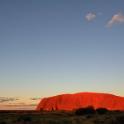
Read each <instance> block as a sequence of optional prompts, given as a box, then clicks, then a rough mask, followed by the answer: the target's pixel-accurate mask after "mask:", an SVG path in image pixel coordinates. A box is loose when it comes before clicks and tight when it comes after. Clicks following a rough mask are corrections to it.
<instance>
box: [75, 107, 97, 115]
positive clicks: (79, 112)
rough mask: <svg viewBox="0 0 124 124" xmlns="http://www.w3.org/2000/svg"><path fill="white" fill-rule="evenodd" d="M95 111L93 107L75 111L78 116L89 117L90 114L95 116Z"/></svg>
mask: <svg viewBox="0 0 124 124" xmlns="http://www.w3.org/2000/svg"><path fill="white" fill-rule="evenodd" d="M95 112H96V111H95V110H94V108H93V107H92V106H89V107H87V108H79V109H77V110H76V111H75V114H76V115H89V114H95Z"/></svg>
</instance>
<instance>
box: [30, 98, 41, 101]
mask: <svg viewBox="0 0 124 124" xmlns="http://www.w3.org/2000/svg"><path fill="white" fill-rule="evenodd" d="M39 99H41V98H37V97H34V98H30V100H34V101H35V100H39Z"/></svg>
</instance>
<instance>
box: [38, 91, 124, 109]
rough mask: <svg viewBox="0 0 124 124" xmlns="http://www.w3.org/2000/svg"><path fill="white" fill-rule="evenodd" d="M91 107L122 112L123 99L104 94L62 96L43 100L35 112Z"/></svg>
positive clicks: (123, 107)
mask: <svg viewBox="0 0 124 124" xmlns="http://www.w3.org/2000/svg"><path fill="white" fill-rule="evenodd" d="M88 106H93V107H94V108H95V109H96V108H107V109H108V110H124V97H120V96H115V95H112V94H105V93H90V92H82V93H76V94H62V95H57V96H53V97H48V98H43V99H42V100H41V102H40V103H39V105H38V106H37V108H36V110H46V111H52V110H67V111H71V110H75V109H78V108H84V107H88Z"/></svg>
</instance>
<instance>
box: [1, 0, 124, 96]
mask: <svg viewBox="0 0 124 124" xmlns="http://www.w3.org/2000/svg"><path fill="white" fill-rule="evenodd" d="M123 5H124V1H123V0H109V1H104V0H59V1H58V0H18V1H17V0H11V1H10V0H1V1H0V95H1V97H19V98H20V97H26V98H31V97H45V96H51V95H56V94H60V93H73V92H83V91H93V92H108V93H114V94H117V95H122V96H123V95H124V91H123V87H124V33H123V32H124V7H123Z"/></svg>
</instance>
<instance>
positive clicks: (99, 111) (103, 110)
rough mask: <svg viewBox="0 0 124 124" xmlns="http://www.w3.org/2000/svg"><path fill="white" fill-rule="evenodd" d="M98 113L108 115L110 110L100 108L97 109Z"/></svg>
mask: <svg viewBox="0 0 124 124" xmlns="http://www.w3.org/2000/svg"><path fill="white" fill-rule="evenodd" d="M96 112H97V113H98V114H106V113H107V112H108V110H107V109H106V108H98V109H96Z"/></svg>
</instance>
